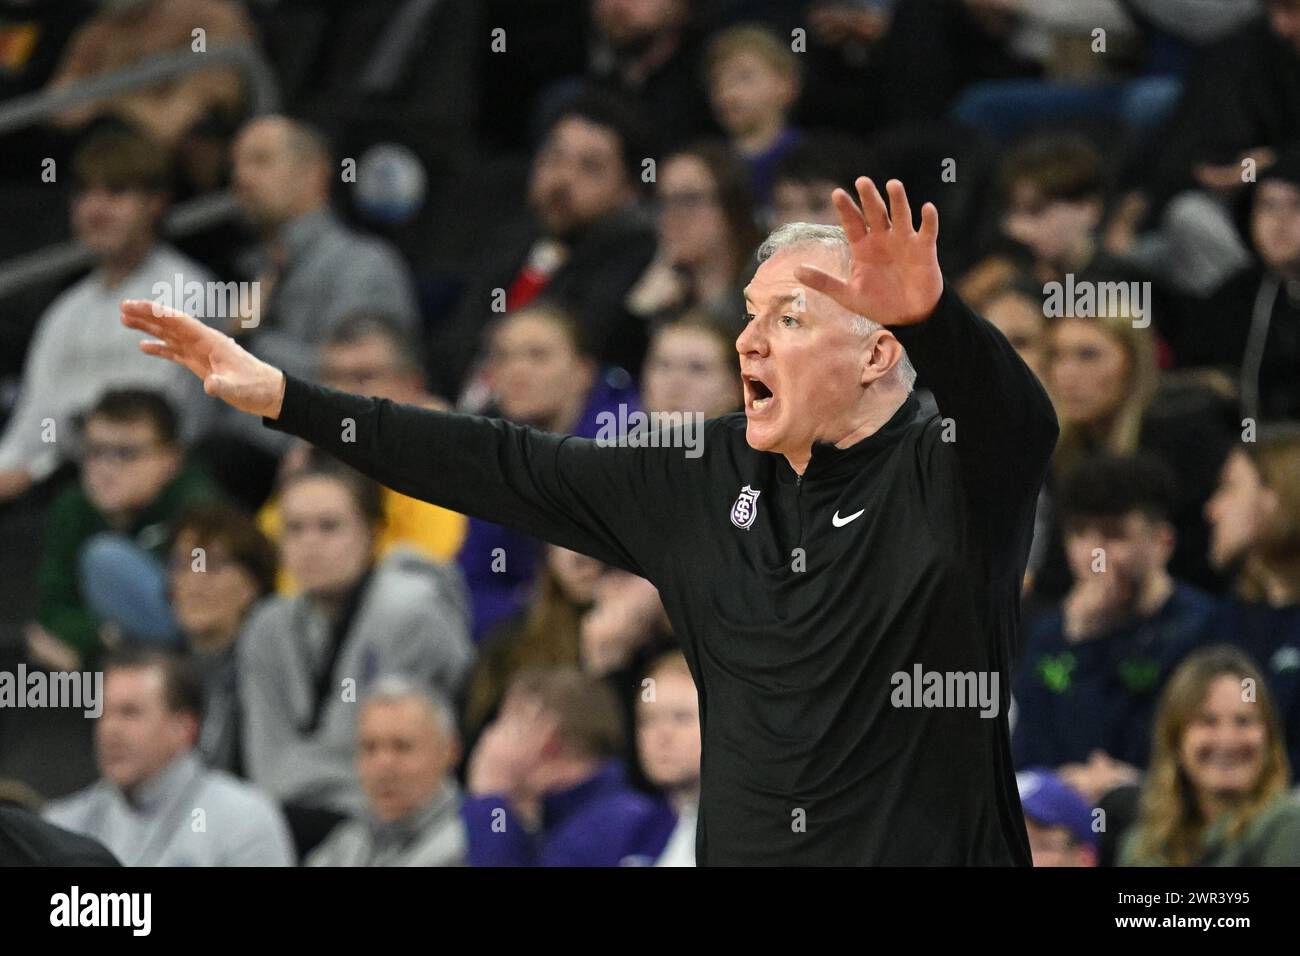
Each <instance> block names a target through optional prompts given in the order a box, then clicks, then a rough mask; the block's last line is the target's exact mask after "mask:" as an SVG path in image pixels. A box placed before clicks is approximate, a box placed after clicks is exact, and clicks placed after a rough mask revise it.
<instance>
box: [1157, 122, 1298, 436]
mask: <svg viewBox="0 0 1300 956" xmlns="http://www.w3.org/2000/svg"><path fill="white" fill-rule="evenodd" d="M1244 198H1245V200H1246V202H1247V204H1248V206H1249V210H1250V211H1249V214H1248V215H1249V226H1248V228H1247V230H1246V231H1247V232H1248V239H1249V243H1250V247H1251V249H1252V251H1253V253H1254V256H1253V260H1254V261H1253V262H1252V263H1251V264H1250V265H1249V266H1248V267H1247V268H1245V269H1244V270H1242V271H1241V272H1239V273H1237V274H1236V275H1234V276H1232V277H1231V278H1230V279H1228V281H1227V282H1225V283H1224V284H1223V286H1222V287H1221V288H1219V289H1218V290H1217V291H1215V292H1214V293H1213V294H1212V295H1211V296H1210V297H1209V298H1208V299H1207V300H1205V302H1204V303H1203V304H1202V305H1201V306H1200V307H1199V308H1198V309H1196V312H1195V315H1196V318H1195V320H1194V321H1189V322H1188V323H1187V324H1186V328H1185V330H1184V333H1183V336H1182V337H1181V338H1180V339H1179V340H1177V342H1176V347H1177V351H1178V354H1179V361H1180V362H1181V363H1183V364H1187V365H1214V366H1226V367H1227V368H1228V369H1229V370H1230V371H1231V372H1232V374H1233V376H1234V378H1236V379H1237V380H1238V381H1239V383H1240V393H1241V411H1242V414H1243V415H1245V416H1246V417H1247V418H1253V419H1256V420H1272V419H1276V418H1300V375H1297V374H1296V369H1297V368H1300V334H1297V333H1296V329H1297V328H1300V140H1298V141H1296V142H1295V143H1293V144H1292V145H1291V146H1289V147H1288V148H1286V149H1284V150H1282V151H1281V152H1280V153H1279V154H1278V158H1277V161H1276V162H1275V163H1274V164H1273V165H1272V166H1270V167H1269V168H1268V169H1266V170H1264V171H1263V172H1261V173H1260V174H1259V181H1258V183H1256V185H1255V186H1254V187H1253V188H1252V189H1251V191H1250V193H1249V194H1248V195H1247V196H1246V197H1244Z"/></svg>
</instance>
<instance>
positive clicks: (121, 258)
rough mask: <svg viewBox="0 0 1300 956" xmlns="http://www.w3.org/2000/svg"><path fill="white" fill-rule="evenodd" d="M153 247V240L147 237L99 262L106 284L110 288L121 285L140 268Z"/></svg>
mask: <svg viewBox="0 0 1300 956" xmlns="http://www.w3.org/2000/svg"><path fill="white" fill-rule="evenodd" d="M152 248H153V240H152V239H146V240H143V241H139V242H135V243H131V244H130V245H129V246H127V247H126V248H125V249H123V250H121V251H120V252H118V253H117V254H116V255H113V256H111V257H109V258H107V259H105V260H103V261H102V262H101V263H100V264H99V270H100V273H101V274H102V275H103V279H104V284H105V285H106V286H108V287H110V288H112V287H113V286H116V285H120V284H121V282H122V280H124V279H125V278H126V277H127V276H129V275H130V274H131V273H132V272H134V271H135V270H136V269H137V268H139V266H140V263H141V262H143V261H144V258H145V256H147V255H148V254H149V250H150V249H152Z"/></svg>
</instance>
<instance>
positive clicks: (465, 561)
mask: <svg viewBox="0 0 1300 956" xmlns="http://www.w3.org/2000/svg"><path fill="white" fill-rule="evenodd" d="M625 382H626V376H624V375H621V374H620V372H619V370H614V369H604V370H602V369H601V368H600V367H599V365H598V364H597V359H596V356H595V355H594V353H593V352H592V350H591V349H590V348H589V346H588V343H587V340H586V339H585V336H584V330H583V329H582V328H581V327H580V326H579V325H578V324H577V323H576V322H575V321H574V320H573V318H572V317H571V316H570V315H569V314H568V313H567V312H564V311H562V310H560V309H558V308H555V307H554V306H552V305H551V304H549V303H546V302H537V303H533V304H530V305H528V306H526V307H523V308H521V309H519V310H517V311H515V312H511V313H510V314H508V315H506V316H505V317H504V318H503V319H502V320H501V321H500V322H499V324H498V325H497V326H496V327H495V328H494V329H493V331H492V335H491V338H490V345H489V349H488V354H487V361H486V364H485V366H484V370H483V383H484V385H485V386H486V388H487V393H486V394H487V396H488V402H489V403H488V405H487V408H486V411H487V412H488V413H489V414H496V415H500V416H501V417H503V418H508V419H510V420H511V421H514V422H518V423H519V424H521V425H530V426H532V427H533V428H539V429H541V430H543V431H549V432H556V433H558V434H566V435H578V436H579V437H582V438H595V437H596V436H597V435H598V434H599V432H600V430H601V416H602V414H608V413H613V414H614V416H615V420H616V421H617V420H620V419H618V412H619V406H623V407H625V408H626V410H627V413H628V414H631V413H632V412H635V411H638V410H639V409H640V407H641V406H640V403H639V402H638V400H637V397H636V393H635V392H634V391H633V390H632V389H631V388H629V387H628V386H627V385H626V384H625ZM540 553H541V545H540V543H539V542H537V541H535V540H534V539H532V538H530V537H528V536H527V535H524V534H521V533H519V532H517V531H511V530H509V529H507V528H503V527H502V526H501V525H498V524H494V523H492V522H490V521H485V520H483V519H481V518H471V519H470V521H469V531H468V533H467V534H466V536H465V543H464V545H463V546H462V547H461V550H460V554H459V555H458V557H457V561H458V563H459V564H460V568H461V570H462V571H463V572H464V574H465V581H466V583H467V584H468V586H469V592H470V601H471V604H472V607H473V621H474V639H475V641H476V642H477V641H481V640H482V639H483V638H484V637H486V636H487V634H488V633H489V632H490V631H491V630H492V629H493V628H494V627H495V626H496V625H497V624H499V623H500V622H501V621H502V620H504V619H506V618H508V617H510V616H511V615H513V614H517V613H518V612H519V611H520V610H521V609H522V608H523V606H524V604H525V602H526V601H527V600H528V588H529V586H530V584H531V582H532V580H533V576H534V573H535V568H536V565H537V557H538V555H539V554H540Z"/></svg>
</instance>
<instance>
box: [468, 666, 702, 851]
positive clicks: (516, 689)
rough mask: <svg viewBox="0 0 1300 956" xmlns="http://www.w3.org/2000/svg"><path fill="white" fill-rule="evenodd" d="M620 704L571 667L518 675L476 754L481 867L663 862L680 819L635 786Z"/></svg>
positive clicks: (472, 811)
mask: <svg viewBox="0 0 1300 956" xmlns="http://www.w3.org/2000/svg"><path fill="white" fill-rule="evenodd" d="M621 723H622V719H621V714H620V713H619V709H618V703H617V701H616V700H615V698H614V695H613V694H612V693H611V692H610V690H609V689H608V688H607V687H606V686H604V685H603V684H602V683H600V682H599V680H598V679H596V678H594V677H589V676H586V675H583V674H582V673H581V672H579V671H577V670H573V669H558V670H553V671H534V672H529V673H524V674H520V675H519V676H518V677H517V678H516V679H515V681H514V683H513V684H512V685H511V688H510V690H509V692H508V693H507V695H506V700H505V703H504V705H503V706H502V708H501V715H500V716H499V717H498V718H497V719H496V720H495V721H493V723H492V724H491V726H489V727H488V729H487V730H486V731H485V732H484V734H483V736H482V738H480V740H479V742H478V746H477V747H475V749H474V753H473V754H472V755H471V757H470V762H469V773H468V790H469V793H470V796H469V797H468V798H467V799H466V801H465V821H466V827H467V830H468V834H469V859H470V863H471V864H472V865H473V866H617V865H620V864H623V865H626V864H644V863H648V862H651V861H653V860H654V859H656V858H657V857H658V856H659V855H660V854H661V853H662V852H663V849H664V846H665V845H666V844H667V841H668V837H669V835H670V834H671V832H672V830H673V828H674V826H675V824H676V814H675V813H673V811H672V809H671V808H670V807H669V806H668V805H667V804H666V803H664V802H663V801H661V800H657V799H653V798H651V797H648V796H646V795H644V794H642V793H638V792H637V791H635V790H633V789H632V788H631V787H629V786H628V784H627V782H626V780H625V775H624V769H623V761H622V760H621V759H620V758H619V756H618V755H619V754H620V753H622V751H623V745H624V741H625V737H624V731H623V728H622V726H621Z"/></svg>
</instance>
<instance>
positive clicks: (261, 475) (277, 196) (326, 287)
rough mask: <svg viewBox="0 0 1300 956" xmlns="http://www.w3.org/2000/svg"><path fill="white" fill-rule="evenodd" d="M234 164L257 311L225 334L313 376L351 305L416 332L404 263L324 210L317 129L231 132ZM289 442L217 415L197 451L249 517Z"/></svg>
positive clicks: (256, 123) (327, 175) (326, 187)
mask: <svg viewBox="0 0 1300 956" xmlns="http://www.w3.org/2000/svg"><path fill="white" fill-rule="evenodd" d="M232 159H233V174H232V175H233V182H234V192H235V198H236V199H237V200H238V202H239V206H240V210H241V212H242V213H243V216H244V218H245V220H246V221H247V223H248V224H249V225H250V226H251V227H252V229H253V230H254V231H255V232H256V234H257V237H258V246H257V248H256V249H254V250H253V251H252V252H251V253H250V254H249V256H248V257H247V262H246V263H245V264H244V270H245V273H246V277H247V278H249V279H251V280H252V281H253V282H254V283H255V286H254V288H256V289H257V298H256V305H257V309H258V314H256V315H249V316H240V317H239V318H238V319H237V320H232V321H231V322H230V324H229V326H228V328H227V329H226V330H225V331H227V332H229V333H230V334H232V335H234V336H235V337H236V338H237V340H238V341H239V342H240V344H241V345H243V346H244V347H245V348H247V349H249V351H251V352H252V353H253V354H255V355H257V356H258V357H259V358H262V359H264V360H265V361H267V362H270V363H271V364H273V365H275V366H276V367H277V368H283V369H285V370H287V371H290V372H293V373H296V374H298V375H304V376H307V377H312V378H314V377H316V375H317V372H318V362H319V360H320V348H321V345H322V344H323V343H324V342H325V341H326V340H327V339H328V338H329V336H330V335H331V333H332V332H333V331H334V329H335V328H336V327H337V326H338V324H339V323H340V322H341V321H342V320H343V319H344V318H345V317H346V316H348V315H349V314H351V313H352V312H354V311H356V310H358V309H367V310H373V311H379V312H383V313H385V314H387V315H390V316H391V317H392V318H393V319H394V320H395V321H397V322H400V323H401V325H402V327H403V328H404V329H405V330H406V331H407V332H414V330H415V328H416V324H417V322H418V318H419V310H418V307H417V305H416V300H415V289H414V286H413V284H412V281H411V276H410V273H409V271H408V269H407V267H406V263H405V262H404V261H403V260H402V259H401V257H400V256H399V255H398V254H397V251H396V250H395V249H394V248H392V247H391V246H390V245H389V244H388V243H387V242H384V241H382V240H380V239H377V238H374V237H372V236H364V235H361V234H359V233H357V232H354V231H353V230H352V229H350V228H348V227H347V226H346V225H344V224H343V222H342V221H341V220H340V219H339V217H338V216H337V215H336V214H335V212H334V210H333V209H332V208H331V206H330V187H331V184H332V182H333V181H334V177H335V176H337V175H338V172H337V169H336V167H335V166H334V164H333V160H332V159H331V157H330V147H329V144H328V143H327V142H326V141H325V139H324V137H322V136H321V135H320V133H318V132H317V131H316V130H314V129H312V128H311V127H309V126H307V125H305V124H303V123H299V122H297V121H295V120H291V119H287V118H285V117H283V116H262V117H258V118H257V119H255V120H252V121H251V122H249V123H248V124H247V125H246V126H244V128H243V129H242V130H241V131H240V132H239V136H238V138H237V139H236V140H235V143H234V147H233V152H232ZM287 443H288V439H287V438H286V437H285V436H283V435H276V434H272V433H270V432H269V430H268V429H265V428H262V427H261V425H260V423H258V422H256V421H254V420H252V419H250V418H248V416H246V415H240V414H238V413H235V412H233V411H232V410H230V409H225V410H224V411H223V414H222V418H221V419H220V429H219V431H218V432H217V433H216V434H214V435H212V436H210V437H209V439H208V440H207V441H206V442H205V446H204V448H203V450H202V451H203V454H204V457H205V459H206V460H207V461H208V462H209V465H210V467H211V468H212V471H213V474H214V475H216V477H217V479H218V481H220V482H221V484H222V486H223V487H225V488H226V489H227V491H228V492H229V493H230V494H231V495H232V496H233V497H235V498H237V499H238V500H239V501H240V503H241V504H243V505H244V507H246V508H248V509H249V510H253V511H255V510H256V509H257V508H258V507H260V506H261V505H262V503H263V502H264V501H265V500H266V497H267V495H268V494H269V492H270V490H271V486H272V484H273V482H274V475H275V465H276V460H277V459H278V458H279V456H280V455H281V454H283V453H284V450H285V448H286V445H287Z"/></svg>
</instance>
